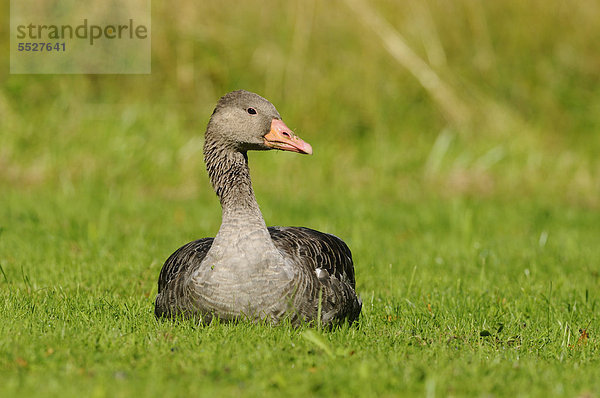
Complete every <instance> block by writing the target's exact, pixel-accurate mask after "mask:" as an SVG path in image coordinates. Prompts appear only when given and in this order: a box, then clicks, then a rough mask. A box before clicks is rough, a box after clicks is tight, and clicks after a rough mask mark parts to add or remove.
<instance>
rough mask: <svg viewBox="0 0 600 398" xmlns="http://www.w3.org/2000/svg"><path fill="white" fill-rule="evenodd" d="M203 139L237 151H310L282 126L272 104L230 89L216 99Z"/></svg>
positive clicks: (305, 152) (306, 145)
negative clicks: (217, 100)
mask: <svg viewBox="0 0 600 398" xmlns="http://www.w3.org/2000/svg"><path fill="white" fill-rule="evenodd" d="M206 138H207V141H209V140H211V141H216V142H218V143H219V145H222V146H224V147H228V148H231V149H233V150H235V151H238V152H246V151H249V150H269V149H279V150H282V151H290V152H297V153H302V154H309V155H310V154H312V147H311V146H310V144H308V143H307V142H304V141H303V140H302V139H301V138H300V137H298V136H296V135H295V134H294V132H293V131H292V130H291V129H290V128H289V127H288V126H286V124H285V123H284V122H283V121H282V120H281V116H280V115H279V112H277V109H275V106H273V104H271V103H270V102H269V101H268V100H266V99H264V98H263V97H261V96H259V95H257V94H254V93H251V92H249V91H245V90H237V91H233V92H230V93H228V94H226V95H224V96H223V97H221V99H219V102H218V103H217V106H216V108H215V110H214V111H213V114H212V116H211V118H210V122H209V123H208V128H207V130H206Z"/></svg>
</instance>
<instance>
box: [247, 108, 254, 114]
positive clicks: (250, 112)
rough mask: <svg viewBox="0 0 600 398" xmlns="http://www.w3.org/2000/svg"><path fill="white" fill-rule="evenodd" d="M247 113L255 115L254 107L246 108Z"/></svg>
mask: <svg viewBox="0 0 600 398" xmlns="http://www.w3.org/2000/svg"><path fill="white" fill-rule="evenodd" d="M248 113H249V114H251V115H256V109H254V108H248Z"/></svg>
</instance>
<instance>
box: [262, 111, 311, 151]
mask: <svg viewBox="0 0 600 398" xmlns="http://www.w3.org/2000/svg"><path fill="white" fill-rule="evenodd" d="M265 145H266V146H268V147H269V148H273V149H279V150H281V151H290V152H297V153H304V154H307V155H312V153H313V151H312V147H311V146H310V144H309V143H307V142H304V141H302V139H301V138H300V137H298V136H297V135H296V134H294V132H293V131H292V130H290V128H289V127H288V126H286V125H285V123H284V122H283V121H281V120H279V119H273V121H272V122H271V131H269V133H268V134H267V135H265Z"/></svg>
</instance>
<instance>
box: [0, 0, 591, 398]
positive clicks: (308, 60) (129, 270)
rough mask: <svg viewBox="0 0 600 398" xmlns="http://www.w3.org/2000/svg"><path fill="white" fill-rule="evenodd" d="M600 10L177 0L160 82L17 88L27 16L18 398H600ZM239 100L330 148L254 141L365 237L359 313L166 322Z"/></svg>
mask: <svg viewBox="0 0 600 398" xmlns="http://www.w3.org/2000/svg"><path fill="white" fill-rule="evenodd" d="M0 7H1V8H2V10H3V15H9V14H8V4H7V2H4V3H3V4H2V5H1V6H0ZM4 11H6V12H4ZM599 20H600V5H599V4H598V2H596V1H594V0H582V1H580V2H578V3H577V5H576V6H574V5H573V4H571V3H565V2H560V1H550V2H547V1H541V0H533V1H530V2H520V1H517V0H502V1H495V2H484V1H479V0H460V1H456V2H451V3H449V2H444V1H436V0H428V1H425V2H423V1H416V0H415V1H413V0H410V1H398V2H385V1H373V2H366V1H361V0H336V1H331V2H318V1H316V0H307V1H300V0H299V1H289V2H288V1H283V0H278V1H273V2H270V3H269V6H268V7H265V4H264V2H258V1H247V2H238V1H233V0H223V1H220V2H201V3H200V4H199V3H198V2H192V1H189V0H182V1H180V2H178V3H177V5H176V6H173V4H172V3H167V2H160V1H154V2H153V4H152V73H151V74H150V75H15V74H10V73H9V67H8V65H9V62H8V56H9V42H8V40H7V39H6V37H8V32H9V28H10V26H9V21H8V17H6V18H5V20H4V22H3V24H2V25H0V32H1V33H2V37H4V39H2V40H0V60H2V62H1V63H0V81H1V82H2V85H1V88H0V274H1V275H0V396H2V397H13V396H15V397H16V396H19V397H27V396H35V397H58V396H61V397H75V396H90V397H129V396H133V395H143V396H147V397H155V396H156V397H159V396H160V397H168V396H205V395H209V394H213V395H217V396H239V395H247V396H263V397H265V396H377V397H381V396H383V397H386V396H426V397H436V396H438V397H444V396H486V397H487V396H494V397H504V396H510V397H514V396H519V397H521V396H523V397H528V396H531V397H539V396H548V397H550V396H557V397H561V396H564V397H597V396H599V395H600V360H599V354H600V340H599V339H598V335H599V332H600V319H599V317H598V314H599V311H600V308H599V306H600V156H599V154H600V137H599V132H600V74H598V71H599V70H600V52H598V44H597V39H596V38H597V37H600V24H598V22H597V21H599ZM238 88H244V89H247V90H250V91H255V92H257V93H259V94H261V95H263V96H265V97H266V98H268V99H270V100H271V101H272V102H273V103H274V104H275V105H276V106H277V108H278V110H279V112H280V113H281V115H282V117H283V120H284V121H285V122H286V123H287V125H288V126H290V127H291V128H292V129H293V130H294V131H295V132H296V133H297V134H298V135H299V136H300V137H302V138H303V139H305V140H306V141H307V142H309V143H310V144H312V146H313V148H314V155H313V156H300V155H296V154H292V153H284V152H275V151H270V152H261V153H251V154H250V155H249V158H250V167H251V171H252V177H253V184H254V189H255V192H256V195H257V199H258V202H259V204H260V205H261V210H262V212H263V215H264V216H265V219H266V221H267V224H268V225H295V226H308V227H311V228H315V229H318V230H321V231H326V232H330V233H334V234H336V235H337V236H340V237H342V238H343V239H344V240H345V241H346V242H347V243H348V245H349V246H350V248H351V249H352V252H353V256H354V260H355V269H356V279H357V291H358V293H359V294H360V296H361V297H362V299H363V310H362V314H361V318H360V320H359V322H358V323H357V324H355V325H352V326H348V325H346V326H343V327H340V328H336V329H334V330H320V329H319V328H310V327H301V328H293V327H291V326H289V325H280V326H270V325H260V324H259V325H256V324H250V323H244V322H242V323H239V324H219V323H215V324H211V325H210V326H200V325H197V324H196V323H194V322H193V321H181V322H168V321H167V322H165V321H158V320H156V319H155V318H154V315H153V301H154V298H155V296H156V292H157V287H156V282H157V279H158V274H159V272H160V268H161V266H162V263H163V262H164V260H165V259H166V258H167V257H168V256H169V255H170V254H171V253H172V252H173V251H174V250H175V249H177V248H178V247H179V246H181V245H182V244H184V243H186V242H188V241H191V240H193V239H197V238H200V237H205V236H214V234H215V233H216V231H217V230H218V227H219V224H220V209H219V203H218V200H217V198H216V197H215V194H214V192H213V191H212V189H211V187H210V184H209V181H208V178H207V176H206V172H205V170H204V164H203V159H202V144H203V134H204V129H205V127H206V123H207V121H208V118H209V117H210V114H211V112H212V110H213V107H214V104H215V102H216V100H217V99H218V98H219V97H220V96H221V95H223V94H224V93H226V92H228V91H231V90H234V89H238Z"/></svg>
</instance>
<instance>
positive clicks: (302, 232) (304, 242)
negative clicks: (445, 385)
mask: <svg viewBox="0 0 600 398" xmlns="http://www.w3.org/2000/svg"><path fill="white" fill-rule="evenodd" d="M269 233H270V234H271V239H273V243H274V244H275V247H277V248H278V249H279V250H280V251H282V252H284V253H285V254H287V255H288V256H289V257H291V258H293V259H295V260H296V262H298V263H301V264H303V265H305V266H308V267H310V268H311V269H312V270H317V269H318V268H320V269H322V270H325V271H327V272H328V273H329V275H331V276H335V277H336V278H337V279H338V280H340V281H344V282H346V283H348V284H349V285H350V286H351V287H352V289H354V288H355V285H356V283H355V280H354V263H353V262H352V253H351V252H350V249H349V248H348V246H347V245H346V243H344V241H343V240H341V239H340V238H338V237H337V236H335V235H331V234H327V233H323V232H319V231H315V230H314V229H310V228H304V227H269Z"/></svg>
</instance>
